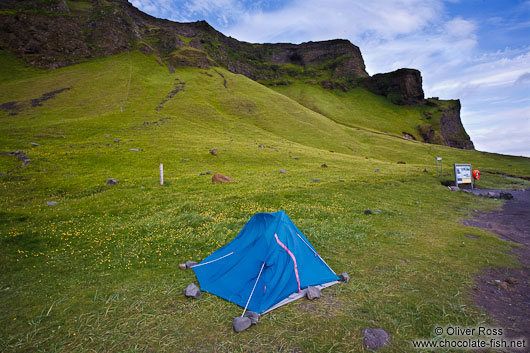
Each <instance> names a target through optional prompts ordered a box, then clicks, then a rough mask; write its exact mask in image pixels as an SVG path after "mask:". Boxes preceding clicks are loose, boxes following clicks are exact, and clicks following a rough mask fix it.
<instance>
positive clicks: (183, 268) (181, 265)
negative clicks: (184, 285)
mask: <svg viewBox="0 0 530 353" xmlns="http://www.w3.org/2000/svg"><path fill="white" fill-rule="evenodd" d="M179 268H180V269H181V270H185V269H187V267H186V264H179Z"/></svg>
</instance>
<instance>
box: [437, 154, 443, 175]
mask: <svg viewBox="0 0 530 353" xmlns="http://www.w3.org/2000/svg"><path fill="white" fill-rule="evenodd" d="M438 162H440V166H441V168H442V175H441V176H442V177H443V176H444V165H443V161H442V157H436V175H438V174H439V173H438Z"/></svg>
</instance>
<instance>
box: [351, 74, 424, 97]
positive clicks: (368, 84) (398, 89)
mask: <svg viewBox="0 0 530 353" xmlns="http://www.w3.org/2000/svg"><path fill="white" fill-rule="evenodd" d="M361 85H362V86H363V87H365V88H366V89H368V90H369V91H371V92H373V93H375V94H378V95H381V96H386V97H387V98H388V99H390V101H391V102H392V103H394V104H400V105H406V104H409V105H414V104H420V103H423V101H424V94H423V88H422V80H421V73H420V72H419V71H418V70H415V69H399V70H396V71H393V72H388V73H385V74H377V75H374V76H372V77H367V78H365V79H363V80H362V81H361Z"/></svg>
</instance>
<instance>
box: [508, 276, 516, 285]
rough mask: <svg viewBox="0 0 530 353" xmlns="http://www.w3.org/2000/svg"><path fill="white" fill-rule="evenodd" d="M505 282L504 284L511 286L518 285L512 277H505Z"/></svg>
mask: <svg viewBox="0 0 530 353" xmlns="http://www.w3.org/2000/svg"><path fill="white" fill-rule="evenodd" d="M505 281H506V283H508V284H511V285H516V284H517V283H519V280H518V279H517V278H514V277H507V278H506V279H505Z"/></svg>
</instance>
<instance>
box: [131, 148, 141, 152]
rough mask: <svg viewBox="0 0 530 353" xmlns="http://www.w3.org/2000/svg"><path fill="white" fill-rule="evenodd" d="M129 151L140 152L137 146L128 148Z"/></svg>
mask: <svg viewBox="0 0 530 353" xmlns="http://www.w3.org/2000/svg"><path fill="white" fill-rule="evenodd" d="M129 151H131V152H140V149H139V148H130V149H129Z"/></svg>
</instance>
